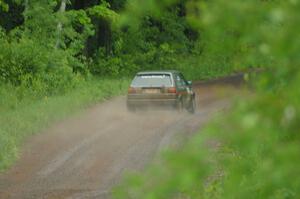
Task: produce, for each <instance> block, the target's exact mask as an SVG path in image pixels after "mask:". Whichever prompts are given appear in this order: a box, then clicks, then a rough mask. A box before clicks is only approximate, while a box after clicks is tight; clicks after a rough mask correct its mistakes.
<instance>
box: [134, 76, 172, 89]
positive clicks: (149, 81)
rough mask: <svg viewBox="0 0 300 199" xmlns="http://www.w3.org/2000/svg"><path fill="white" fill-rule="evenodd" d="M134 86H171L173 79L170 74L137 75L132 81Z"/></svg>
mask: <svg viewBox="0 0 300 199" xmlns="http://www.w3.org/2000/svg"><path fill="white" fill-rule="evenodd" d="M131 86H132V87H171V86H172V79H171V75H169V74H142V75H137V76H136V77H135V78H134V80H133V81H132V83H131Z"/></svg>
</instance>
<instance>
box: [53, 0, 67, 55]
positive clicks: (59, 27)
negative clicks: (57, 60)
mask: <svg viewBox="0 0 300 199" xmlns="http://www.w3.org/2000/svg"><path fill="white" fill-rule="evenodd" d="M66 5H67V0H62V1H61V4H60V8H59V13H64V12H65V11H66ZM61 32H62V22H61V21H59V22H58V24H57V39H56V44H55V48H56V49H57V48H58V47H59V44H60V40H61Z"/></svg>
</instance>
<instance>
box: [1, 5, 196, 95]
mask: <svg viewBox="0 0 300 199" xmlns="http://www.w3.org/2000/svg"><path fill="white" fill-rule="evenodd" d="M4 3H6V4H4ZM2 5H3V6H2V7H3V8H2V12H1V15H0V19H1V21H0V26H1V52H0V54H1V67H0V70H1V73H0V74H1V82H5V83H10V84H13V85H16V86H19V85H26V86H28V87H32V86H34V85H35V84H39V85H40V84H41V85H43V86H44V85H45V87H46V88H45V89H46V91H45V92H47V93H49V92H50V93H51V92H57V89H60V90H63V89H66V88H65V87H67V86H68V85H69V84H71V82H72V81H70V80H72V79H73V78H74V77H75V76H82V77H86V76H88V75H94V76H126V75H127V76H128V75H132V74H133V73H134V72H136V71H138V70H147V69H154V68H157V69H163V68H179V66H178V63H177V60H176V59H175V58H176V57H177V56H182V57H184V56H186V55H189V54H191V53H195V51H194V52H193V50H194V49H195V48H196V45H197V42H198V40H199V38H200V37H199V34H198V32H197V31H196V30H194V29H192V27H191V26H190V25H189V24H188V23H187V20H186V19H185V16H186V8H185V6H184V2H178V3H176V4H174V5H172V6H170V7H169V8H168V9H166V10H165V11H164V12H163V13H162V14H160V15H159V16H158V15H156V16H155V14H154V13H153V14H150V15H144V16H141V19H140V20H139V21H138V22H137V23H133V22H132V21H129V22H128V21H126V19H125V17H122V16H121V13H122V12H124V10H125V8H126V5H127V4H126V1H125V0H124V1H117V0H111V1H98V0H94V1H83V0H74V1H70V2H69V1H56V0H53V1H46V0H42V1H37V0H33V1H13V0H12V1H5V2H2Z"/></svg>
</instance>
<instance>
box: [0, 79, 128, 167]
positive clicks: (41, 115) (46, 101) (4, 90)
mask: <svg viewBox="0 0 300 199" xmlns="http://www.w3.org/2000/svg"><path fill="white" fill-rule="evenodd" d="M128 84H129V81H128V80H127V79H124V80H122V79H121V80H112V79H102V80H93V81H87V82H85V83H80V85H78V86H77V87H76V88H74V89H73V90H72V91H70V92H67V93H66V94H63V95H57V96H52V97H42V98H34V97H32V96H30V93H31V92H30V91H25V92H24V91H23V92H20V91H18V90H17V89H16V88H13V87H9V88H8V87H7V86H2V87H0V95H1V98H0V171H3V170H5V169H7V168H9V166H11V165H12V164H13V163H14V162H15V160H16V159H17V157H18V154H19V151H20V147H21V146H22V143H23V142H24V140H25V139H26V138H28V137H29V136H31V135H33V134H36V133H39V132H41V131H42V130H43V129H44V128H46V127H48V126H49V125H51V124H53V123H55V122H56V121H59V120H61V119H64V118H66V117H67V116H69V115H71V114H73V113H75V112H78V111H80V110H83V109H84V108H86V107H88V106H91V105H92V104H95V103H98V102H101V101H103V100H106V99H109V98H111V97H113V96H116V95H121V94H123V93H124V92H125V90H126V89H127V87H128ZM24 93H26V94H24Z"/></svg>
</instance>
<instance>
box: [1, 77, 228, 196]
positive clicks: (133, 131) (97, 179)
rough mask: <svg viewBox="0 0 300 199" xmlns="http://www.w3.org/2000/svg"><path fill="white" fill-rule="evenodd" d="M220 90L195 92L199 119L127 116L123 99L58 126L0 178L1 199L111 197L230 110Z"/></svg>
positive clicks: (172, 114) (28, 146) (33, 141)
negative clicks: (129, 176) (126, 177)
mask: <svg viewBox="0 0 300 199" xmlns="http://www.w3.org/2000/svg"><path fill="white" fill-rule="evenodd" d="M219 87H220V86H218V85H217V86H216V85H210V84H203V85H202V84H201V83H200V84H198V85H197V86H196V87H195V90H196V92H197V104H198V109H197V112H196V114H194V115H191V114H188V113H180V114H179V113H178V112H176V111H159V110H155V111H147V112H137V113H134V114H133V113H128V112H127V111H126V106H125V102H126V97H124V96H123V97H117V98H114V99H111V100H109V101H106V102H104V103H101V104H99V105H96V106H94V107H92V108H90V109H88V110H86V111H85V112H84V113H82V114H80V115H77V116H73V117H72V118H70V119H67V120H65V121H62V122H61V123H58V124H56V125H54V126H53V127H52V128H50V129H47V130H46V131H45V132H42V133H40V134H38V135H35V136H33V137H31V138H30V139H28V141H27V142H26V143H25V144H24V146H23V149H22V154H21V155H20V158H19V160H18V161H17V162H16V164H15V165H14V166H13V167H12V168H11V169H10V170H8V171H7V172H5V173H2V174H0V198H1V199H6V198H7V199H8V198H13V199H15V198H16V199H23V198H24V199H40V198H45V199H60V198H63V199H65V198H66V199H69V198H70V199H73V198H75V199H76V198H79V199H81V198H100V199H101V198H110V197H109V196H110V189H111V187H112V186H113V185H114V184H116V183H118V182H119V180H120V178H121V177H122V174H123V173H124V172H126V171H136V170H141V169H143V168H144V166H145V165H146V164H149V162H150V161H151V160H153V158H154V157H155V156H156V155H157V154H158V152H159V151H160V150H162V149H163V148H164V147H168V146H170V145H172V143H175V142H179V140H182V138H186V137H188V136H189V135H191V134H192V133H193V132H195V131H197V130H198V129H200V128H201V127H202V126H203V125H204V124H205V123H206V122H207V121H208V120H209V119H210V118H211V117H212V116H213V115H214V114H216V113H217V112H220V111H223V110H224V109H226V108H227V107H228V106H229V104H230V103H229V101H230V100H228V99H229V98H230V97H227V96H226V95H229V94H226V92H222V93H223V95H222V97H220V95H219V94H218V93H219V92H218V90H219V89H217V88H219ZM223 91H224V89H223ZM224 94H225V95H224Z"/></svg>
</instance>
